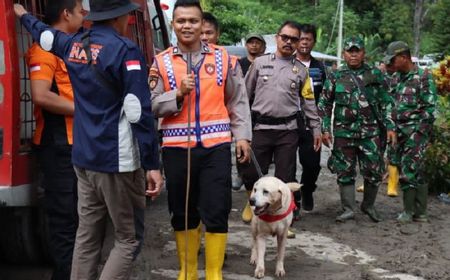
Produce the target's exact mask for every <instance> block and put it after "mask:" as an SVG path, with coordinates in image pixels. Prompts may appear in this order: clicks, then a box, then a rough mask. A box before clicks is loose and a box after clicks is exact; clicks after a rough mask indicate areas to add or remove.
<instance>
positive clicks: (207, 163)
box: [149, 0, 251, 280]
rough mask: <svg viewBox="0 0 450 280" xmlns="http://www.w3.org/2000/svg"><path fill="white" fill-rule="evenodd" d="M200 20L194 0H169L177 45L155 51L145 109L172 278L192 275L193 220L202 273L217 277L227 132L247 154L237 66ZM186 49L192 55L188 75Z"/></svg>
mask: <svg viewBox="0 0 450 280" xmlns="http://www.w3.org/2000/svg"><path fill="white" fill-rule="evenodd" d="M202 23H203V14H202V9H201V6H200V4H199V3H198V2H197V1H188V0H185V1H183V0H179V1H177V2H176V3H175V6H174V11H173V21H172V25H173V29H174V30H175V33H176V35H177V39H178V44H177V46H175V47H171V48H169V49H167V50H166V51H164V52H162V53H161V54H159V55H157V56H156V59H155V62H154V64H153V66H152V68H151V69H150V79H149V82H150V88H151V89H152V108H153V110H154V113H155V115H156V116H158V117H162V122H161V127H160V128H161V132H162V143H163V144H162V147H163V149H162V156H163V164H164V170H165V175H166V179H167V190H168V194H169V211H170V212H171V217H172V219H171V224H172V226H173V228H174V230H175V239H176V243H177V251H178V258H179V262H180V266H181V271H180V274H179V276H178V279H179V280H180V279H185V278H184V275H185V273H187V279H198V273H197V254H198V248H199V244H200V240H199V236H200V235H199V234H200V231H199V225H200V222H201V223H202V224H203V225H204V227H205V231H206V232H205V257H206V262H205V264H206V279H208V280H219V279H222V266H223V260H224V253H225V247H226V240H227V232H228V215H229V213H230V210H231V151H230V143H231V140H232V139H231V135H233V136H234V138H235V140H236V155H237V157H238V160H239V161H240V162H248V161H249V159H250V145H249V141H250V139H251V121H250V110H249V104H248V99H247V96H246V93H245V87H244V81H243V78H242V73H241V70H240V67H239V66H237V67H235V68H233V67H231V59H230V56H229V55H228V53H227V52H226V50H225V49H224V48H222V47H219V46H216V45H212V44H206V43H204V42H202V41H201V38H200V37H201V30H202ZM188 53H191V56H192V72H191V73H190V74H187V69H188V67H187V63H186V62H187V61H188V59H187V54H188ZM189 103H190V105H189ZM189 107H191V111H190V116H189V113H188V108H189ZM189 117H190V120H191V121H190V124H188V119H189ZM188 133H190V142H188V138H189V136H188ZM188 146H190V147H191V148H192V150H191V155H192V156H191V161H190V165H191V173H190V178H191V179H190V182H191V184H190V192H189V205H188V213H185V197H186V181H187V154H188V149H187V148H188ZM186 215H188V219H187V220H188V231H187V234H188V240H189V242H188V245H187V246H188V250H187V252H186V251H185V246H186V244H185V232H184V228H185V216H186ZM186 253H187V260H188V261H187V263H185V257H186Z"/></svg>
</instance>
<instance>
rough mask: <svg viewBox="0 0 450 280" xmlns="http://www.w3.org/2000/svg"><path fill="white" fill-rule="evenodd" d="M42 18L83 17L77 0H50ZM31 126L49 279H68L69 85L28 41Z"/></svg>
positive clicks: (64, 22)
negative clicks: (41, 193) (39, 176)
mask: <svg viewBox="0 0 450 280" xmlns="http://www.w3.org/2000/svg"><path fill="white" fill-rule="evenodd" d="M45 10H46V11H45V17H44V20H45V22H46V23H47V24H50V25H52V26H53V27H54V28H56V29H58V30H60V31H63V32H65V33H75V32H77V31H78V29H79V28H80V27H81V25H82V23H83V8H82V5H81V0H71V1H60V0H50V1H48V3H47V6H46V9H45ZM27 63H28V67H29V71H30V81H31V95H32V98H33V103H34V115H35V119H36V130H35V132H34V136H33V144H34V148H35V152H36V154H37V158H38V161H39V166H40V170H41V172H42V175H43V181H42V186H43V188H44V189H45V198H44V208H45V212H46V215H47V220H48V225H49V235H50V236H49V238H50V240H51V242H50V243H49V245H50V254H51V257H52V259H53V261H54V264H55V266H54V270H53V275H52V279H53V280H56V279H58V280H65V279H66V280H69V279H70V271H71V264H72V255H73V248H74V244H75V235H76V231H77V227H78V214H77V177H76V175H75V171H74V169H73V166H72V142H73V141H72V122H73V113H74V102H73V89H72V85H71V83H70V79H69V75H68V74H67V70H66V65H65V64H64V62H63V61H62V59H60V58H58V57H56V56H55V55H53V54H51V53H49V52H46V51H44V50H42V49H41V47H40V46H39V44H37V43H34V44H33V45H32V46H31V48H30V49H29V50H28V52H27Z"/></svg>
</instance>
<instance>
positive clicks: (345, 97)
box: [334, 80, 353, 105]
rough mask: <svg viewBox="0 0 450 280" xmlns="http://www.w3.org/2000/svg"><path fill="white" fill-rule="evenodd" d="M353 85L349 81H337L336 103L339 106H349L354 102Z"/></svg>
mask: <svg viewBox="0 0 450 280" xmlns="http://www.w3.org/2000/svg"><path fill="white" fill-rule="evenodd" d="M352 94H353V83H351V82H349V81H339V80H338V81H337V82H336V88H335V97H334V102H335V103H336V104H339V105H349V104H350V103H351V100H352Z"/></svg>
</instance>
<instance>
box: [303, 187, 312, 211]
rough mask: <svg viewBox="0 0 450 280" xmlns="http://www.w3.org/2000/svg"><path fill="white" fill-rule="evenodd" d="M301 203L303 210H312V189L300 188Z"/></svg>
mask: <svg viewBox="0 0 450 280" xmlns="http://www.w3.org/2000/svg"><path fill="white" fill-rule="evenodd" d="M302 204H303V210H305V211H312V210H313V209H314V198H313V192H312V191H309V190H303V189H302Z"/></svg>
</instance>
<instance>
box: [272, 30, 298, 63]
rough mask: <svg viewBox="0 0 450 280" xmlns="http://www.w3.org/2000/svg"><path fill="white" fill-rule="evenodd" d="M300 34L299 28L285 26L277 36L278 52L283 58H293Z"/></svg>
mask: <svg viewBox="0 0 450 280" xmlns="http://www.w3.org/2000/svg"><path fill="white" fill-rule="evenodd" d="M299 37H300V34H299V31H298V29H297V28H294V27H291V26H289V25H286V26H284V27H283V28H282V29H281V30H280V32H279V33H278V34H277V35H276V40H277V51H278V53H279V54H280V55H281V56H284V57H286V56H291V55H292V54H293V53H294V51H295V50H296V49H297V47H298V44H299V40H300V38H299Z"/></svg>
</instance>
